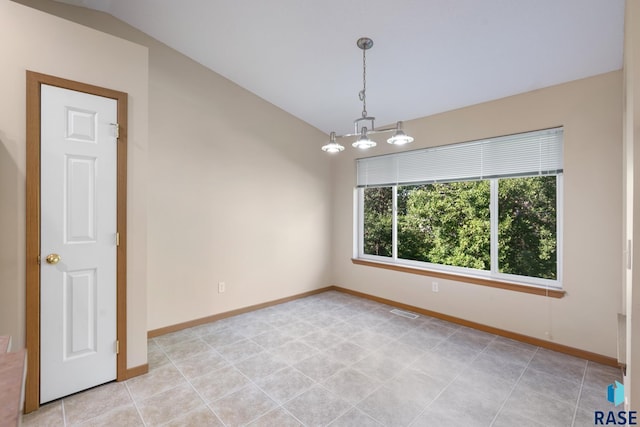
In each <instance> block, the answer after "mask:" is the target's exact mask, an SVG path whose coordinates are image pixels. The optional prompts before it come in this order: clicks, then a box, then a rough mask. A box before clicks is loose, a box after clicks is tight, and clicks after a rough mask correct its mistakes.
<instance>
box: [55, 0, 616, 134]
mask: <svg viewBox="0 0 640 427" xmlns="http://www.w3.org/2000/svg"><path fill="white" fill-rule="evenodd" d="M60 1H63V2H65V3H71V4H75V5H79V6H85V7H89V8H92V9H97V10H101V11H104V12H108V13H110V14H112V15H114V16H115V17H117V18H119V19H121V20H123V21H125V22H127V23H129V24H130V25H132V26H134V27H136V28H138V29H140V30H142V31H144V32H145V33H147V34H149V35H151V36H152V37H154V38H156V39H158V40H160V41H162V42H163V43H165V44H167V45H169V46H171V47H172V48H174V49H177V50H179V51H180V52H182V53H184V54H185V55H187V56H189V57H191V58H192V59H194V60H196V61H198V62H199V63H201V64H203V65H205V66H206V67H209V68H210V69H212V70H213V71H215V72H217V73H219V74H221V75H223V76H225V77H227V78H228V79H230V80H232V81H234V82H235V83H237V84H238V85H240V86H242V87H244V88H246V89H248V90H249V91H251V92H253V93H255V94H256V95H258V96H260V97H262V98H264V99H266V100H267V101H269V102H271V103H273V104H275V105H277V106H278V107H280V108H282V109H283V110H285V111H287V112H289V113H291V114H293V115H294V116H296V117H299V118H300V119H302V120H304V121H306V122H308V123H310V124H311V125H313V126H315V127H317V128H318V129H320V130H322V131H324V132H326V133H329V132H330V131H332V130H335V131H337V132H338V133H347V132H350V131H352V130H353V125H352V122H353V120H354V119H356V118H358V117H360V112H361V109H362V105H361V103H360V101H359V100H358V92H359V91H360V90H361V89H362V52H361V50H360V49H358V48H357V46H356V40H357V39H358V38H359V37H362V36H368V37H371V38H372V39H373V40H374V46H373V48H372V49H371V50H369V51H367V110H368V112H369V115H373V116H376V124H377V125H386V124H389V123H393V122H395V121H397V120H409V119H413V118H418V117H423V116H428V115H431V114H434V113H439V112H443V111H448V110H452V109H455V108H460V107H463V106H467V105H472V104H477V103H480V102H484V101H488V100H492V99H497V98H502V97H505V96H509V95H514V94H517V93H522V92H527V91H530V90H534V89H538V88H542V87H546V86H550V85H554V84H558V83H563V82H567V81H571V80H575V79H580V78H584V77H588V76H592V75H596V74H601V73H605V72H608V71H613V70H618V69H620V68H622V49H623V24H624V0H482V1H479V0H393V1H391V0H368V1H355V0H315V1H313V0H271V1H265V0H180V1H177V0H60ZM247 114H248V115H250V114H251V112H250V111H247ZM409 131H410V129H409Z"/></svg>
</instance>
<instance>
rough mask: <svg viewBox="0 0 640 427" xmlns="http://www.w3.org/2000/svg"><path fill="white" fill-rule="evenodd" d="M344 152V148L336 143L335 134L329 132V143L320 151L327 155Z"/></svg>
mask: <svg viewBox="0 0 640 427" xmlns="http://www.w3.org/2000/svg"><path fill="white" fill-rule="evenodd" d="M342 150H344V147H343V146H342V145H340V144H338V142H337V141H336V133H335V132H331V135H329V143H328V144H326V145H323V146H322V151H325V152H327V153H339V152H341V151H342Z"/></svg>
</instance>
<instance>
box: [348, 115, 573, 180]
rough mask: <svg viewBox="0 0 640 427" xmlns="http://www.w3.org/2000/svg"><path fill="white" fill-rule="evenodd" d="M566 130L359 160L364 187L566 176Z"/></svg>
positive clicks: (511, 136)
mask: <svg viewBox="0 0 640 427" xmlns="http://www.w3.org/2000/svg"><path fill="white" fill-rule="evenodd" d="M562 142H563V128H562V127H559V128H553V129H545V130H540V131H534V132H527V133H520V134H515V135H507V136H501V137H497V138H488V139H482V140H478V141H471V142H463V143H460V144H451V145H443V146H440V147H433V148H426V149H421V150H413V151H404V152H402V153H395V154H387V155H384V156H377V157H368V158H365V159H358V160H357V161H356V162H357V174H358V176H357V185H358V187H371V186H384V185H402V184H427V183H434V182H451V181H467V180H476V179H488V178H499V177H515V176H532V175H553V174H558V173H561V172H562V163H563V161H562V151H563V150H562Z"/></svg>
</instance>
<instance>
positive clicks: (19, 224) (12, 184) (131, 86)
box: [0, 0, 148, 367]
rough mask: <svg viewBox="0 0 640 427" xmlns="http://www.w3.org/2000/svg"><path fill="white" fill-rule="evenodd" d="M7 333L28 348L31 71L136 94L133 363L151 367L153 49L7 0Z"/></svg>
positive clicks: (0, 206) (0, 273)
mask: <svg viewBox="0 0 640 427" xmlns="http://www.w3.org/2000/svg"><path fill="white" fill-rule="evenodd" d="M0 40H2V43H0V58H2V66H1V67H0V94H2V96H0V235H1V236H2V245H0V260H1V261H0V262H1V264H0V335H4V334H9V335H11V336H12V337H13V339H14V346H15V347H16V348H17V347H22V346H24V324H25V319H24V313H25V273H24V271H25V165H26V163H25V149H26V148H25V147H26V146H25V133H26V113H25V110H26V77H25V71H26V70H32V71H37V72H40V73H45V74H50V75H54V76H58V77H63V78H66V79H70V80H76V81H80V82H83V83H90V84H93V85H98V86H103V87H107V88H110V89H115V90H119V91H123V92H127V93H128V94H129V152H128V154H129V183H128V191H129V193H128V208H129V211H128V215H127V220H128V225H129V234H128V236H129V246H128V249H129V256H128V272H127V281H128V290H127V291H128V302H129V305H128V312H127V315H128V321H129V322H128V349H129V352H128V355H127V356H128V361H127V362H128V365H129V367H133V366H138V365H142V364H144V363H146V339H145V337H146V326H147V321H146V283H147V270H146V265H145V264H146V262H145V259H146V253H147V242H146V234H147V232H146V211H147V203H146V183H147V173H146V168H147V144H148V136H147V110H148V105H147V99H148V93H147V89H148V82H147V79H148V68H147V49H146V48H144V47H142V46H138V45H135V44H133V43H130V42H128V41H124V40H120V39H117V38H115V37H112V36H109V35H106V34H103V33H100V32H97V31H94V30H91V29H88V28H85V27H82V26H80V25H77V24H74V23H71V22H68V21H64V20H62V19H59V18H57V17H54V16H51V15H48V14H45V13H42V12H39V11H36V10H33V9H30V8H27V7H24V6H22V5H19V4H16V3H13V2H10V1H7V0H0Z"/></svg>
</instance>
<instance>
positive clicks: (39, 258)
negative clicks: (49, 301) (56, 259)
mask: <svg viewBox="0 0 640 427" xmlns="http://www.w3.org/2000/svg"><path fill="white" fill-rule="evenodd" d="M41 262H42V258H41V257H40V255H38V265H40V263H41Z"/></svg>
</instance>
